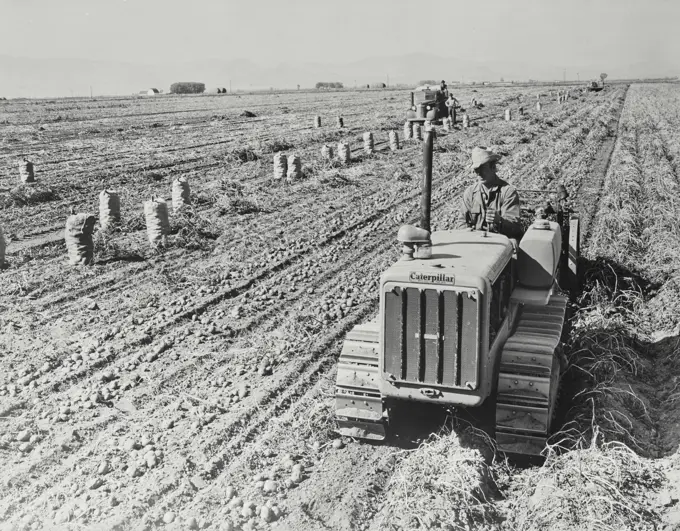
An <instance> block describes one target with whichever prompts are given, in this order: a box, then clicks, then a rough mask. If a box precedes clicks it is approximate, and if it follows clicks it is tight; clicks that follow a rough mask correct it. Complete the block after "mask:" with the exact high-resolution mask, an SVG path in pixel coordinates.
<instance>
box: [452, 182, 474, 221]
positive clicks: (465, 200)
mask: <svg viewBox="0 0 680 531" xmlns="http://www.w3.org/2000/svg"><path fill="white" fill-rule="evenodd" d="M469 212H472V190H471V189H470V188H467V189H466V190H465V191H464V192H463V196H462V197H461V198H460V206H459V208H458V216H457V217H456V220H455V222H454V226H453V228H454V229H466V228H468V227H469V225H468V222H467V213H469Z"/></svg>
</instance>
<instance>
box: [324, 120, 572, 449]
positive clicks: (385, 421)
mask: <svg viewBox="0 0 680 531" xmlns="http://www.w3.org/2000/svg"><path fill="white" fill-rule="evenodd" d="M433 143H434V134H433V133H432V132H428V133H427V135H426V137H425V141H424V142H423V159H424V176H423V190H422V197H421V214H420V217H421V219H420V227H415V226H411V225H406V226H403V227H401V229H400V230H399V233H398V240H399V242H400V243H401V244H402V245H403V254H402V256H401V258H400V259H399V260H398V261H397V262H396V263H394V264H393V265H392V266H390V267H389V268H388V269H387V270H386V271H384V272H383V274H382V276H381V279H380V288H379V289H380V308H379V314H378V318H377V320H376V321H373V322H369V323H365V324H361V325H358V326H355V327H354V328H353V329H352V330H351V331H350V332H349V333H348V334H347V336H346V338H345V341H344V344H343V347H342V352H341V355H340V358H339V361H338V372H337V383H336V394H335V396H336V418H337V421H338V425H339V429H338V431H339V432H340V433H341V434H343V435H346V436H350V437H356V438H363V439H372V440H377V441H379V440H383V439H384V438H385V437H386V434H387V430H388V429H389V420H390V410H391V409H392V408H393V407H395V406H396V405H398V403H399V402H400V401H419V402H426V403H430V404H436V405H440V406H446V407H465V408H467V407H474V406H481V405H482V404H484V403H485V402H486V401H487V400H492V401H493V402H495V440H496V444H497V447H498V448H499V450H501V451H503V452H506V453H511V454H525V455H539V454H540V453H541V452H542V451H543V449H544V448H545V444H546V441H547V440H548V438H549V437H550V435H551V433H552V430H553V425H552V424H553V418H554V414H555V408H556V406H555V404H556V401H557V390H558V387H559V383H560V376H561V373H562V372H563V368H564V363H563V359H562V354H561V350H560V346H561V340H562V334H563V330H564V325H565V320H566V310H567V302H568V299H569V296H570V295H571V296H574V295H576V294H577V292H578V289H579V283H578V271H577V265H578V258H579V238H580V229H579V217H578V214H577V213H575V212H573V211H572V210H571V209H570V208H569V207H568V206H567V205H568V201H567V193H566V190H565V189H564V188H563V187H562V186H560V187H559V188H558V195H557V208H553V207H552V206H551V207H550V212H549V213H548V214H549V215H550V217H552V218H553V220H548V219H541V216H540V215H539V216H537V219H535V220H534V221H533V223H532V224H531V226H530V227H529V228H528V229H527V231H526V232H525V234H524V236H523V237H522V238H521V240H520V241H519V242H517V241H515V240H511V239H509V238H507V237H506V236H504V235H502V234H495V233H490V232H487V231H480V230H443V231H435V232H431V231H430V193H431V186H432V156H433Z"/></svg>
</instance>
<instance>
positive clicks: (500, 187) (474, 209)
mask: <svg viewBox="0 0 680 531" xmlns="http://www.w3.org/2000/svg"><path fill="white" fill-rule="evenodd" d="M471 158H472V163H471V168H472V170H473V171H474V172H475V173H476V174H477V176H478V177H479V180H478V181H477V182H476V183H474V184H473V185H471V186H469V187H468V188H467V189H466V190H465V192H463V197H462V199H461V205H460V211H459V215H458V219H457V221H456V228H459V229H461V228H466V227H467V228H471V229H477V230H488V231H489V232H497V233H500V234H505V235H506V236H507V237H508V238H517V239H519V238H521V237H522V232H523V231H522V225H521V224H520V219H519V194H518V193H517V190H515V187H514V186H512V185H510V184H508V182H507V181H504V180H503V179H501V178H500V177H498V174H497V173H496V162H497V161H498V160H500V158H501V157H500V156H499V155H497V154H496V153H494V152H493V151H491V150H489V149H486V148H484V147H476V148H474V149H473V150H472V157H471Z"/></svg>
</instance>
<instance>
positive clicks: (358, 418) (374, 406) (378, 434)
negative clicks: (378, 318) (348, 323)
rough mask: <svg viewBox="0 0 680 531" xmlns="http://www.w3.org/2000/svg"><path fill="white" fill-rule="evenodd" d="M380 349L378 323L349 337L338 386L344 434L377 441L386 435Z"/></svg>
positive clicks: (337, 412) (355, 330)
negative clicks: (381, 388) (380, 382)
mask: <svg viewBox="0 0 680 531" xmlns="http://www.w3.org/2000/svg"><path fill="white" fill-rule="evenodd" d="M379 351H380V332H379V329H378V323H377V322H370V323H365V324H361V325H357V326H355V327H354V328H353V329H352V330H351V331H350V332H349V333H348V334H347V337H346V338H345V341H344V343H343V345H342V352H341V353H340V359H339V360H338V375H337V380H336V385H335V416H336V419H337V421H338V432H339V433H340V434H341V435H346V436H348V437H357V438H360V439H372V440H376V441H382V440H383V439H384V438H385V422H386V419H385V416H384V409H383V405H382V396H381V394H380V389H379V387H378V378H379V368H378V364H379V360H378V355H379Z"/></svg>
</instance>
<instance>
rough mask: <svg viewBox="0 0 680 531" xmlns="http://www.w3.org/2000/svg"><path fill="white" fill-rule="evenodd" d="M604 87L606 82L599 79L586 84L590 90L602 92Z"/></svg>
mask: <svg viewBox="0 0 680 531" xmlns="http://www.w3.org/2000/svg"><path fill="white" fill-rule="evenodd" d="M603 89H604V83H598V82H597V81H591V82H590V83H589V84H588V85H586V90H587V91H588V92H600V91H601V90H603Z"/></svg>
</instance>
